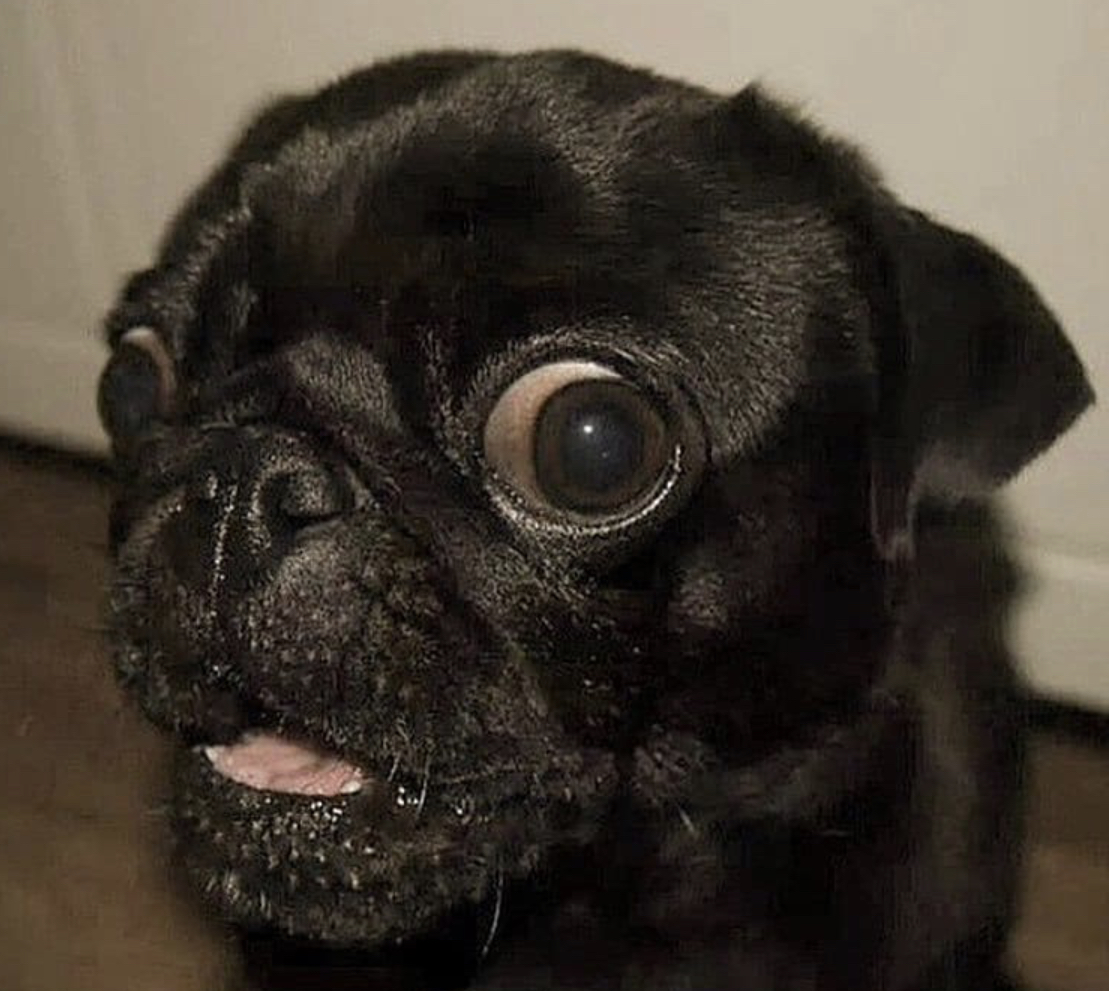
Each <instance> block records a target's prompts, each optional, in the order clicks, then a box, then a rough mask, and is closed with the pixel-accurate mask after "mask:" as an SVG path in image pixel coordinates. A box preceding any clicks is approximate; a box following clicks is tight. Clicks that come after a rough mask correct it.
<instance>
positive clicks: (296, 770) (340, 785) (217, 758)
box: [203, 730, 373, 798]
mask: <svg viewBox="0 0 1109 991" xmlns="http://www.w3.org/2000/svg"><path fill="white" fill-rule="evenodd" d="M203 752H204V754H205V756H206V757H207V758H208V760H209V761H210V762H211V765H212V767H213V768H214V769H215V770H216V772H217V773H218V774H220V775H221V776H222V777H224V778H227V779H228V780H230V781H233V782H235V783H236V784H240V785H244V786H246V787H247V788H252V789H254V790H255V791H263V792H277V793H279V794H284V795H305V796H313V797H319V798H339V797H341V796H344V795H355V794H358V793H359V792H362V791H364V790H369V789H370V787H371V785H372V784H373V779H372V778H371V777H370V775H368V774H367V773H366V772H365V771H364V770H363V769H362V768H360V767H358V766H357V765H356V764H353V763H351V762H350V761H348V760H346V759H344V758H342V757H340V756H339V755H338V754H335V753H330V752H327V751H324V750H322V749H321V748H319V747H318V746H316V745H315V744H313V743H310V742H308V741H305V740H297V739H293V738H290V737H286V736H279V735H277V734H276V733H271V732H263V731H257V730H253V731H247V732H245V733H243V735H242V736H241V737H240V738H239V739H238V740H237V741H235V742H234V743H231V744H220V745H209V746H206V747H204V748H203Z"/></svg>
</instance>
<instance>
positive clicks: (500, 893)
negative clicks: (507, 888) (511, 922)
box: [478, 861, 504, 960]
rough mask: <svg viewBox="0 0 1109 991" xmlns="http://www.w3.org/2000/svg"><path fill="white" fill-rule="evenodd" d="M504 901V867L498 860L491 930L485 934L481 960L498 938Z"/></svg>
mask: <svg viewBox="0 0 1109 991" xmlns="http://www.w3.org/2000/svg"><path fill="white" fill-rule="evenodd" d="M503 901H504V868H503V867H502V865H501V863H500V862H499V861H498V862H497V893H496V897H495V900H494V902H493V918H492V920H491V921H490V923H489V932H488V933H486V935H485V943H484V944H483V945H482V947H481V954H480V956H479V957H478V959H479V960H484V959H485V958H486V956H487V955H488V953H489V950H490V949H491V948H492V946H493V940H494V939H495V938H496V935H497V929H498V927H499V926H500V924H501V904H502V903H503Z"/></svg>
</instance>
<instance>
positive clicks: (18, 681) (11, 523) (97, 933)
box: [0, 447, 1109, 991]
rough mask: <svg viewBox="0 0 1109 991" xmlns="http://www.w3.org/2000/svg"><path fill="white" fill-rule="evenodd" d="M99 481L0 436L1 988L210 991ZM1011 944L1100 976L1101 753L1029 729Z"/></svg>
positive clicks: (1029, 972)
mask: <svg viewBox="0 0 1109 991" xmlns="http://www.w3.org/2000/svg"><path fill="white" fill-rule="evenodd" d="M106 501H107V499H106V493H105V490H104V486H103V484H102V482H100V481H99V480H98V479H97V477H96V476H95V475H94V474H91V473H89V472H87V471H82V470H80V469H78V468H75V467H71V466H67V465H65V464H63V463H59V462H54V461H50V460H44V459H42V458H35V457H28V456H26V455H22V454H18V453H15V452H12V451H10V450H7V449H5V448H2V447H0V733H3V734H4V740H5V745H4V746H3V747H2V748H0V989H4V991H131V989H135V991H218V989H219V988H220V987H221V986H222V985H223V984H224V980H225V976H226V975H227V974H228V972H229V968H230V967H231V966H232V963H231V961H232V955H231V949H230V946H229V943H228V939H227V936H226V935H225V934H224V933H222V932H221V931H220V930H219V929H218V928H217V927H216V926H214V925H213V924H211V923H210V922H207V921H205V920H203V919H201V918H200V917H199V916H198V915H197V914H196V913H195V912H194V911H193V910H192V907H191V902H190V901H189V899H188V898H187V897H184V896H182V895H180V894H178V893H177V892H175V891H173V890H172V889H171V887H170V884H169V880H168V878H169V872H168V870H167V868H166V858H167V851H168V843H169V836H168V831H167V826H166V817H165V811H164V810H165V793H164V777H163V769H164V760H165V756H166V754H165V749H164V746H163V744H162V743H161V741H159V740H158V739H157V738H156V736H155V735H154V734H153V733H152V732H151V731H150V730H149V729H148V728H147V727H146V726H145V725H144V724H143V723H142V721H141V720H140V719H139V718H138V717H137V716H136V714H135V713H134V712H133V711H132V710H131V709H130V708H129V707H128V706H127V705H125V704H124V703H123V702H122V700H121V699H120V697H119V695H118V693H117V692H116V690H115V687H114V685H113V683H112V680H111V678H110V676H109V674H108V670H107V665H106V663H105V661H104V657H103V650H102V646H101V643H100V637H99V634H98V627H99V624H100V610H101V598H100V597H101V588H102V586H103V582H104V576H105V565H104V552H103V546H102V535H103V533H104V530H105V522H104V517H105V507H106ZM1034 785H1035V787H1034V798H1033V811H1032V816H1031V829H1032V837H1033V843H1032V847H1031V850H1030V854H1029V857H1028V863H1027V884H1026V891H1027V893H1026V899H1025V907H1024V915H1023V923H1022V926H1021V928H1020V930H1019V932H1018V934H1017V936H1016V939H1015V941H1014V947H1013V953H1014V957H1015V958H1016V960H1017V962H1018V963H1019V965H1020V968H1021V970H1022V972H1023V975H1024V978H1025V980H1026V981H1027V983H1028V984H1029V986H1030V987H1032V988H1035V989H1038V991H1109V751H1107V750H1104V749H1098V748H1096V747H1094V746H1092V745H1090V744H1080V743H1076V742H1074V741H1071V740H1066V739H1063V738H1061V737H1056V736H1050V735H1047V734H1044V735H1042V736H1041V737H1040V738H1039V739H1038V741H1037V748H1036V760H1035V781H1034Z"/></svg>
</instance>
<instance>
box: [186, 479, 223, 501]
mask: <svg viewBox="0 0 1109 991" xmlns="http://www.w3.org/2000/svg"><path fill="white" fill-rule="evenodd" d="M219 492H220V480H219V476H218V475H217V474H216V473H215V472H214V471H206V472H204V473H203V474H201V475H197V476H196V477H195V478H191V479H189V482H188V484H187V485H186V486H185V498H186V500H188V502H190V503H192V504H194V505H195V504H203V503H212V502H215V501H216V499H217V498H218V497H219Z"/></svg>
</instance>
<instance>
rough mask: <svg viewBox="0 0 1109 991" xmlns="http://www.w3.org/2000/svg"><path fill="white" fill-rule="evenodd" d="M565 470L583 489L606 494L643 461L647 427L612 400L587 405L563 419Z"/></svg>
mask: <svg viewBox="0 0 1109 991" xmlns="http://www.w3.org/2000/svg"><path fill="white" fill-rule="evenodd" d="M559 440H560V443H559V449H560V450H559V453H560V456H561V463H562V472H563V474H564V475H565V478H566V481H567V482H569V483H570V484H571V485H572V486H574V487H575V488H577V489H580V490H581V491H582V492H586V493H595V494H598V495H602V494H604V493H605V492H607V491H609V490H610V489H612V488H615V487H617V486H620V485H622V484H623V483H624V482H626V481H627V479H628V478H629V477H631V476H633V475H634V474H635V473H636V471H637V470H638V468H639V466H640V465H641V464H642V462H643V430H642V428H641V427H640V426H639V424H637V423H636V422H635V421H634V420H633V419H631V418H630V417H629V416H628V415H627V411H626V410H623V409H621V408H620V407H619V406H616V405H614V404H612V403H606V404H603V405H601V404H598V405H593V406H586V407H584V408H581V409H578V410H575V411H573V412H571V413H570V414H569V415H568V416H567V417H566V418H565V420H564V421H563V425H562V429H561V437H560V438H559Z"/></svg>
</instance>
